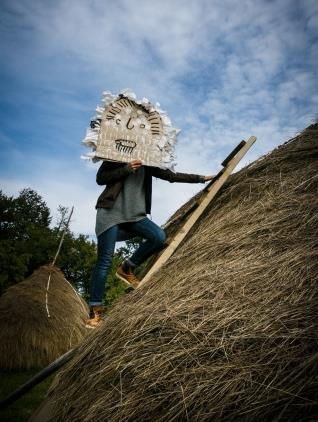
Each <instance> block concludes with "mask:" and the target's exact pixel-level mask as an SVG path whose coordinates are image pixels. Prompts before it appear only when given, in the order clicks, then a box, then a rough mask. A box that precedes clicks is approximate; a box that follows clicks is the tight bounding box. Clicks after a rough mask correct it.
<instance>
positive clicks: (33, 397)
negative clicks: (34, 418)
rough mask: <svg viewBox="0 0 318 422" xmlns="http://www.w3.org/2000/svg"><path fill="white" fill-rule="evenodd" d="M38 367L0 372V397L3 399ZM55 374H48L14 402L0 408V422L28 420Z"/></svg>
mask: <svg viewBox="0 0 318 422" xmlns="http://www.w3.org/2000/svg"><path fill="white" fill-rule="evenodd" d="M39 371H40V369H33V370H28V371H19V372H13V371H12V372H9V371H8V372H4V371H1V372H0V399H1V400H3V399H4V398H5V397H7V396H8V395H9V394H10V393H11V392H13V391H15V390H16V389H17V388H18V387H20V386H21V385H22V384H24V383H25V382H26V381H28V380H29V379H30V378H31V377H32V376H33V375H35V374H37V373H38V372H39ZM54 376H55V374H52V375H50V376H49V377H48V378H47V379H45V380H44V381H42V382H41V383H40V384H38V385H36V386H35V387H33V388H32V389H31V390H30V391H28V392H27V393H26V394H25V395H23V396H22V397H20V398H19V399H18V400H17V401H16V402H14V403H12V404H10V405H9V406H8V407H7V408H6V409H3V410H0V420H1V422H11V421H12V422H24V421H28V420H29V418H30V417H31V415H32V414H33V413H34V412H35V410H36V409H37V408H38V407H39V405H40V404H41V402H42V401H43V399H44V397H45V394H46V392H47V390H48V388H49V386H50V384H51V383H52V381H53V378H54Z"/></svg>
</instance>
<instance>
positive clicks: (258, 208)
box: [49, 124, 318, 422]
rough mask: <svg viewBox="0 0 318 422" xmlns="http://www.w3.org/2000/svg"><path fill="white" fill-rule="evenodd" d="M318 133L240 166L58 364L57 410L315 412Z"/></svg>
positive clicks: (250, 416)
mask: <svg viewBox="0 0 318 422" xmlns="http://www.w3.org/2000/svg"><path fill="white" fill-rule="evenodd" d="M317 135H318V125H317V124H314V125H312V126H310V127H309V128H307V129H306V130H305V131H304V132H303V133H302V134H301V135H299V136H297V137H296V138H294V139H292V140H291V141H289V142H288V143H286V144H284V145H282V146H280V147H279V148H277V149H275V150H274V151H273V152H272V153H270V154H268V155H267V156H265V157H263V158H262V159H259V160H258V161H256V162H254V163H253V164H251V165H249V166H247V167H246V168H244V169H243V170H241V171H239V172H238V173H236V174H234V175H233V176H232V177H231V179H230V181H229V182H228V183H227V184H226V185H225V186H224V187H223V188H222V191H221V192H220V193H219V194H218V196H217V198H216V199H215V201H213V203H211V205H210V206H209V207H208V209H207V211H206V212H205V214H204V215H203V216H202V217H201V218H200V221H198V222H197V224H196V225H195V227H193V229H192V231H191V232H190V233H189V235H188V236H187V238H186V239H185V241H184V242H183V244H182V245H181V246H180V247H179V248H178V250H177V251H176V253H175V254H174V255H173V256H172V257H171V258H170V260H169V261H168V262H167V264H166V265H165V266H164V267H163V268H162V269H161V270H160V271H159V272H158V273H157V274H156V275H155V276H154V279H153V280H151V281H150V282H149V283H148V284H146V285H145V286H144V287H142V288H140V289H138V290H136V291H135V292H133V293H131V294H130V295H127V296H126V297H124V298H122V299H121V300H119V301H118V302H117V304H115V306H114V307H113V309H111V310H110V312H109V314H108V315H107V317H106V319H105V323H104V325H103V327H102V328H101V329H100V330H98V331H97V332H94V333H92V334H91V335H90V337H89V338H88V339H86V340H85V341H84V343H83V344H82V346H81V347H80V350H79V353H78V354H77V355H76V356H75V358H74V359H73V360H72V361H71V362H70V363H69V364H68V365H67V367H66V368H65V369H64V370H63V371H62V372H61V373H60V374H59V375H58V376H57V378H56V379H55V382H54V385H53V386H52V388H51V391H50V394H49V399H50V402H51V404H52V403H53V402H55V409H54V410H53V411H52V413H51V417H52V420H54V421H60V420H61V421H67V422H72V421H74V422H75V421H76V422H80V421H87V422H88V421H92V420H94V421H156V422H159V421H165V422H166V421H184V420H185V421H186V420H189V421H211V420H222V421H237V420H246V421H252V420H253V421H278V420H288V421H299V420H302V421H305V420H314V419H315V418H316V417H317V414H318V378H317V375H318V341H317V336H318V327H317V321H318V319H317V307H318V284H317V273H318V271H317V270H318V268H317V267H318V265H317V264H318V259H317V257H318V256H317V219H318V217H317V202H318V197H317V186H318V178H317V170H318V166H317V158H318V136H317ZM183 210H184V209H183ZM182 214H183V213H180V215H182ZM180 219H181V218H180Z"/></svg>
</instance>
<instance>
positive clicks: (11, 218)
mask: <svg viewBox="0 0 318 422" xmlns="http://www.w3.org/2000/svg"><path fill="white" fill-rule="evenodd" d="M50 222H51V217H50V210H49V208H48V207H47V205H46V203H45V202H44V201H43V199H42V198H41V196H40V195H38V194H37V193H36V192H35V191H34V190H32V189H30V188H26V189H23V190H22V191H21V192H20V194H19V196H18V197H17V198H13V197H12V196H7V195H5V194H4V193H3V192H2V191H1V193H0V235H1V242H0V267H1V273H0V293H2V292H3V290H4V289H5V288H7V287H8V286H9V285H10V284H14V283H17V282H19V281H21V280H23V279H24V278H25V277H26V276H28V275H29V274H31V273H32V272H33V271H34V269H36V268H38V267H39V266H40V265H42V264H44V263H47V262H48V258H49V256H50V255H51V254H52V250H53V247H54V242H55V239H54V237H53V236H52V233H51V230H50V228H49V225H50Z"/></svg>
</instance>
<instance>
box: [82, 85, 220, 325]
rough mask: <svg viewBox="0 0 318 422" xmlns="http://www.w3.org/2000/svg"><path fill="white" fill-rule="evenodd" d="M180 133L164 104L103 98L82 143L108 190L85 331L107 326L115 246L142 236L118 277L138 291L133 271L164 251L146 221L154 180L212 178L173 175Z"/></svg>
mask: <svg viewBox="0 0 318 422" xmlns="http://www.w3.org/2000/svg"><path fill="white" fill-rule="evenodd" d="M179 132H180V130H179V129H177V128H175V127H172V124H171V121H170V119H169V117H168V116H167V114H166V112H165V111H164V110H162V109H161V108H160V104H159V103H156V104H155V105H153V104H151V103H150V101H148V100H147V98H143V99H142V100H137V99H136V95H135V94H134V93H133V92H132V91H131V90H123V91H122V92H121V93H120V94H119V95H113V94H112V93H111V92H109V91H105V92H104V93H103V98H102V105H100V106H98V107H97V108H96V116H95V117H94V119H93V120H92V121H91V123H90V128H88V130H87V133H86V137H85V139H84V140H83V143H84V144H85V145H87V146H88V147H91V148H92V149H93V152H91V153H89V154H88V155H86V156H83V158H89V159H93V161H98V160H100V159H102V160H104V162H103V163H102V165H101V166H100V168H99V170H98V172H97V177H96V181H97V183H98V184H99V185H106V188H105V190H104V191H103V192H102V194H101V195H100V197H99V198H98V200H97V204H96V209H97V215H96V230H95V231H96V236H97V262H96V265H95V267H94V269H93V272H92V278H91V286H90V298H89V305H90V307H91V318H90V319H89V320H88V321H87V323H86V326H87V327H89V328H96V327H98V326H100V324H101V321H102V314H103V311H104V307H103V295H104V290H105V280H106V277H107V274H108V272H109V269H110V267H111V263H112V256H113V253H114V249H115V243H116V241H119V240H127V239H129V238H131V237H134V236H140V237H142V238H143V239H144V240H145V241H144V242H143V243H142V244H141V245H140V247H139V248H138V249H137V250H136V251H135V253H134V254H133V255H132V256H131V257H130V258H129V259H127V260H126V261H125V262H123V264H122V265H121V266H120V267H119V268H118V269H117V272H116V276H117V277H118V278H120V279H121V280H122V281H123V282H124V283H125V284H126V285H127V286H129V287H132V288H136V287H137V286H138V284H139V280H138V279H137V278H136V277H135V275H134V270H135V268H136V267H138V266H139V265H140V264H142V263H143V262H144V261H145V260H146V259H148V258H149V257H150V256H151V255H152V254H153V253H154V252H157V251H159V250H160V249H162V248H163V247H164V244H165V240H166V236H165V232H164V231H163V230H162V229H161V228H160V227H159V226H158V225H157V224H155V223H154V222H152V221H151V220H149V219H148V218H147V214H150V210H151V192H152V177H153V176H154V177H158V178H160V179H163V180H168V181H169V182H185V183H200V182H201V183H204V182H206V181H208V180H211V179H212V176H202V175H197V174H186V173H176V172H174V165H175V163H174V158H175V157H174V146H175V142H176V137H177V134H178V133H179Z"/></svg>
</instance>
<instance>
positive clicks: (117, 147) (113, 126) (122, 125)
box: [82, 89, 180, 170]
mask: <svg viewBox="0 0 318 422" xmlns="http://www.w3.org/2000/svg"><path fill="white" fill-rule="evenodd" d="M179 132H180V130H179V129H177V128H174V127H172V125H171V121H170V119H169V117H168V116H167V114H166V113H165V111H163V110H161V109H160V104H159V103H156V105H155V106H154V105H153V104H151V103H150V102H149V100H147V98H143V99H142V100H137V99H136V95H135V94H134V93H133V92H132V91H131V90H129V89H126V90H123V91H121V92H120V94H119V95H113V94H112V93H111V92H109V91H105V92H103V98H102V105H101V106H97V108H96V115H95V116H94V118H93V120H92V121H91V127H90V128H89V129H87V132H86V137H85V139H84V140H83V141H82V143H83V144H84V145H86V146H88V147H90V148H92V150H93V151H92V152H90V153H88V154H85V155H82V158H84V159H92V160H93V161H98V160H111V161H120V162H130V161H132V160H136V159H139V160H141V161H142V163H143V164H144V165H147V166H154V167H160V168H170V169H171V170H173V167H174V165H175V164H176V163H175V162H174V160H175V156H174V147H175V143H176V140H177V139H176V138H177V134H178V133H179Z"/></svg>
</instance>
